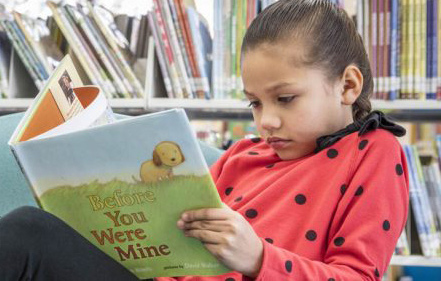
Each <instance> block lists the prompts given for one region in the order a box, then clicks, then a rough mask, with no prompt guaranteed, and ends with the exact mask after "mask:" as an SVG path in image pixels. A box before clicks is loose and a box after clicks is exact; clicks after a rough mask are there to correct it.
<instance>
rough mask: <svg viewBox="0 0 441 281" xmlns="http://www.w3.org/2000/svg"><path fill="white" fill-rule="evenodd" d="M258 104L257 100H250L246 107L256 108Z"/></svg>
mask: <svg viewBox="0 0 441 281" xmlns="http://www.w3.org/2000/svg"><path fill="white" fill-rule="evenodd" d="M259 105H260V102H259V101H250V103H249V104H248V107H251V108H256V107H258V106H259Z"/></svg>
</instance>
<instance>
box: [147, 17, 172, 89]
mask: <svg viewBox="0 0 441 281" xmlns="http://www.w3.org/2000/svg"><path fill="white" fill-rule="evenodd" d="M147 18H148V21H149V24H150V27H151V29H152V34H153V39H154V42H155V45H156V46H155V52H156V56H157V57H158V62H159V68H160V69H161V73H162V78H163V80H164V86H165V91H166V93H167V96H168V97H169V98H174V96H173V88H172V83H171V81H170V74H169V70H168V67H167V63H166V61H165V54H164V48H163V47H162V46H161V40H160V39H159V34H158V33H159V32H158V30H157V28H158V25H157V24H156V23H155V19H154V15H153V13H152V12H148V13H147Z"/></svg>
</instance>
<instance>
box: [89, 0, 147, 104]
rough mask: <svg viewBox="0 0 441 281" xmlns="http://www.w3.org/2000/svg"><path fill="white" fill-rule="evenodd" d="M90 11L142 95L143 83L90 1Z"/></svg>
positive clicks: (132, 82)
mask: <svg viewBox="0 0 441 281" xmlns="http://www.w3.org/2000/svg"><path fill="white" fill-rule="evenodd" d="M87 7H88V11H89V14H90V15H91V19H92V21H93V22H94V23H95V24H96V26H98V29H99V30H100V31H101V33H102V34H103V37H104V38H105V39H106V41H107V43H108V44H109V46H110V48H111V50H112V52H113V53H114V55H115V57H116V58H117V60H118V61H119V63H120V65H121V66H122V69H123V71H124V73H125V75H126V77H128V79H129V81H130V84H131V85H133V87H134V88H135V89H136V92H138V93H139V95H138V96H142V95H143V92H144V88H143V87H142V85H141V83H140V82H139V80H138V78H137V77H136V75H135V73H134V71H133V70H132V68H131V67H130V65H129V63H128V62H127V60H126V59H125V57H124V55H123V54H122V52H121V50H120V48H119V47H118V44H117V43H116V42H115V40H114V39H113V38H114V36H112V34H111V30H109V27H107V26H106V25H105V24H104V22H103V21H102V20H101V17H100V16H99V15H98V13H97V12H96V11H95V9H94V7H93V6H92V4H90V3H89V2H88V6H87Z"/></svg>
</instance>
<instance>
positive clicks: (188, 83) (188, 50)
mask: <svg viewBox="0 0 441 281" xmlns="http://www.w3.org/2000/svg"><path fill="white" fill-rule="evenodd" d="M153 3H154V8H153V11H150V12H148V14H147V17H148V21H149V24H150V26H151V28H152V34H153V37H154V41H155V46H156V48H155V50H156V55H157V57H158V61H159V66H160V69H161V73H162V76H163V79H164V84H165V90H166V92H167V96H168V97H171V98H202V99H210V98H211V58H210V56H211V53H212V39H211V35H210V31H209V26H208V23H207V22H206V20H205V19H204V18H203V17H202V16H201V15H200V14H199V13H198V12H197V10H196V6H195V3H194V2H193V1H183V0H168V1H159V0H155V1H154V2H153Z"/></svg>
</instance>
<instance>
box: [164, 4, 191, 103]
mask: <svg viewBox="0 0 441 281" xmlns="http://www.w3.org/2000/svg"><path fill="white" fill-rule="evenodd" d="M168 7H169V9H170V15H171V18H172V24H173V26H172V28H173V29H174V30H175V33H176V38H177V42H178V45H179V49H180V50H181V54H182V58H183V61H184V67H185V71H186V73H187V76H188V80H189V82H190V87H191V93H192V94H193V95H195V96H197V93H196V86H195V79H194V76H193V72H194V71H193V70H192V68H191V65H190V56H189V54H188V52H187V48H186V45H185V39H184V30H183V29H182V28H181V25H180V24H179V18H178V11H177V7H176V5H175V2H174V0H168ZM165 8H166V9H167V5H165Z"/></svg>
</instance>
